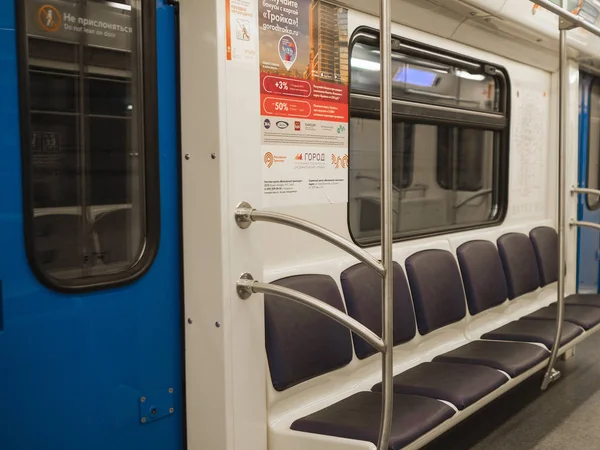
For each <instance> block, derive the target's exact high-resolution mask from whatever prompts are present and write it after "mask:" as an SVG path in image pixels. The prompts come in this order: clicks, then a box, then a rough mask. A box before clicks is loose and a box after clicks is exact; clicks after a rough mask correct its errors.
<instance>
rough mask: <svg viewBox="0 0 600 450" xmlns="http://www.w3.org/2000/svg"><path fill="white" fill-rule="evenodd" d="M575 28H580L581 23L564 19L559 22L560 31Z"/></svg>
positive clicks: (561, 18)
mask: <svg viewBox="0 0 600 450" xmlns="http://www.w3.org/2000/svg"><path fill="white" fill-rule="evenodd" d="M575 28H579V23H578V22H576V21H574V20H567V19H565V18H563V17H560V18H559V20H558V29H559V30H560V31H563V30H564V31H569V30H573V29H575Z"/></svg>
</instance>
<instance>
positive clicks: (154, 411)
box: [152, 408, 156, 416]
mask: <svg viewBox="0 0 600 450" xmlns="http://www.w3.org/2000/svg"><path fill="white" fill-rule="evenodd" d="M152 415H153V416H155V415H156V408H152Z"/></svg>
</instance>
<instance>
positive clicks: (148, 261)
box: [15, 0, 175, 293]
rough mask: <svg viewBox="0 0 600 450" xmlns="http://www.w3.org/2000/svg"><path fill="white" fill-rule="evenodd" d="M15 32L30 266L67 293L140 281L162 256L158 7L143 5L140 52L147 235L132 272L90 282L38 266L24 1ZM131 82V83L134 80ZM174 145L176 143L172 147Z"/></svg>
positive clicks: (17, 0) (54, 287)
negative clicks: (59, 275)
mask: <svg viewBox="0 0 600 450" xmlns="http://www.w3.org/2000/svg"><path fill="white" fill-rule="evenodd" d="M15 14H16V27H15V28H16V33H17V48H16V50H17V65H18V75H19V80H18V90H19V121H20V134H21V138H20V147H21V173H22V180H21V184H22V186H21V189H22V197H23V234H24V241H25V252H26V255H27V260H28V262H29V266H30V268H31V270H32V272H33V273H34V275H35V276H36V278H37V279H38V280H39V281H40V283H42V284H43V285H44V286H46V287H47V288H49V289H52V290H55V291H58V292H63V293H74V292H89V291H97V290H101V289H109V288H115V287H119V286H123V285H126V284H130V283H133V282H134V281H136V280H138V279H139V278H141V277H142V276H143V275H144V274H145V273H146V272H147V271H148V270H149V269H150V267H151V266H152V264H153V262H154V260H155V258H156V255H157V253H158V247H159V241H160V231H161V230H160V217H161V214H160V178H159V174H160V171H159V143H158V137H159V135H158V61H157V32H156V26H157V23H156V8H155V6H154V5H146V6H145V7H144V6H142V11H141V14H140V19H141V42H140V43H139V44H137V45H139V51H140V54H141V60H142V64H141V67H140V71H141V73H142V74H143V75H142V89H141V90H140V93H141V95H143V104H142V107H143V111H142V114H141V119H142V126H143V132H142V133H141V135H140V136H141V137H142V138H143V152H142V153H143V155H144V156H143V159H142V160H141V162H142V165H143V170H142V171H140V175H142V176H143V183H142V184H140V187H141V188H142V189H144V203H145V204H144V211H145V215H144V217H142V222H143V223H144V224H145V233H144V238H143V243H142V245H141V254H140V256H139V257H138V259H137V261H135V262H134V263H133V264H132V265H131V266H130V267H128V268H127V269H123V270H120V271H118V272H116V273H110V274H101V275H94V276H90V277H88V278H76V279H59V278H55V277H52V276H51V275H49V274H48V273H46V272H45V271H44V270H43V269H42V268H41V267H40V266H39V265H38V263H37V260H36V255H35V251H36V246H35V231H34V221H33V218H34V199H33V184H32V173H33V166H32V151H31V138H30V137H31V132H32V127H31V119H30V118H31V110H30V82H29V46H28V35H27V17H26V7H25V2H24V1H21V0H15ZM132 82H133V80H132ZM174 145H175V144H174Z"/></svg>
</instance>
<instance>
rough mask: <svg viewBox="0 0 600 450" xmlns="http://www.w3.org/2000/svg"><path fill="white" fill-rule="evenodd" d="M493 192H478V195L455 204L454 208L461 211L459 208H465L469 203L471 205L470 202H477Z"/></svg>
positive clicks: (486, 190)
mask: <svg viewBox="0 0 600 450" xmlns="http://www.w3.org/2000/svg"><path fill="white" fill-rule="evenodd" d="M492 192H493V190H492V189H484V190H483V191H481V192H477V193H476V194H473V195H471V196H470V197H467V198H465V199H463V200H461V201H460V202H458V203H457V204H455V205H454V206H453V207H452V208H454V209H459V208H461V207H463V206H464V205H466V204H467V203H469V202H470V201H472V200H475V199H476V198H479V197H483V196H484V195H490V194H491V193H492Z"/></svg>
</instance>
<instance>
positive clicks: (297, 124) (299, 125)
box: [294, 121, 302, 131]
mask: <svg viewBox="0 0 600 450" xmlns="http://www.w3.org/2000/svg"><path fill="white" fill-rule="evenodd" d="M301 127H302V125H301V124H300V122H299V121H296V122H294V130H296V131H300V128H301Z"/></svg>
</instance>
